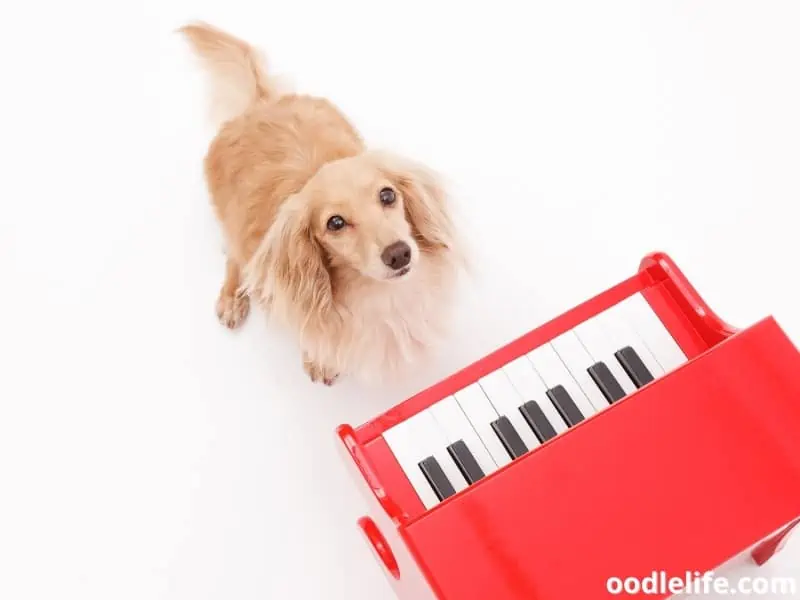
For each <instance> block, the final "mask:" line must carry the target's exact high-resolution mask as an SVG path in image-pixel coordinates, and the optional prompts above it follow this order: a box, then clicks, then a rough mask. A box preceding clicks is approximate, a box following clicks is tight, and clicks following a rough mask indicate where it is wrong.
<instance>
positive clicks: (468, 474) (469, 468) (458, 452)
mask: <svg viewBox="0 0 800 600" xmlns="http://www.w3.org/2000/svg"><path fill="white" fill-rule="evenodd" d="M447 452H448V453H449V454H450V457H451V458H452V459H453V462H455V463H456V466H457V467H458V470H459V471H461V474H462V475H463V476H464V479H466V480H467V483H469V484H470V485H471V484H473V483H475V482H476V481H479V480H481V479H483V478H484V477H485V476H486V474H485V473H484V472H483V469H481V466H480V465H479V464H478V461H477V460H475V457H474V456H473V455H472V452H470V451H469V448H468V447H467V445H466V444H465V443H464V442H463V440H458V441H457V442H455V443H453V444H450V445H449V446H448V447H447Z"/></svg>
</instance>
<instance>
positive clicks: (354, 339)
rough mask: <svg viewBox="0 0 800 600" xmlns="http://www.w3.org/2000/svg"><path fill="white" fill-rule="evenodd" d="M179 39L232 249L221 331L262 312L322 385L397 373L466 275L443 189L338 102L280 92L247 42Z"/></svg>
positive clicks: (187, 31)
mask: <svg viewBox="0 0 800 600" xmlns="http://www.w3.org/2000/svg"><path fill="white" fill-rule="evenodd" d="M180 31H181V32H182V33H183V34H184V35H185V36H186V38H187V39H188V40H189V42H190V45H191V47H192V48H193V50H194V51H195V52H196V54H197V55H198V56H199V57H200V58H201V61H202V64H203V65H204V67H205V70H206V71H207V72H208V74H209V75H210V83H211V85H212V88H211V91H212V97H213V102H212V106H213V108H214V113H213V114H214V119H215V124H216V126H217V127H218V130H217V132H216V135H215V137H214V138H213V140H212V142H211V144H210V147H209V149H208V152H207V154H206V157H205V161H204V168H205V177H206V182H207V186H208V189H209V192H210V196H211V202H212V205H213V209H214V213H215V215H216V217H217V218H218V220H219V222H220V224H221V227H222V230H223V234H224V237H225V240H226V246H227V250H226V252H227V266H226V272H225V280H224V282H223V284H222V289H221V291H220V295H219V300H218V301H217V315H218V317H219V319H220V321H221V322H222V323H223V324H224V325H226V326H227V327H229V328H232V329H233V328H236V327H238V326H239V325H241V324H242V323H243V321H244V320H245V318H246V317H247V314H248V312H249V310H250V303H251V302H254V303H255V304H256V305H257V306H259V307H260V308H262V309H263V310H265V311H266V312H267V314H268V316H269V317H270V318H271V319H276V320H278V321H280V322H281V323H282V324H283V325H286V326H288V327H289V328H291V330H292V331H293V333H295V334H296V336H297V340H298V342H299V346H300V350H301V353H302V361H303V365H304V368H305V370H306V372H307V373H308V375H309V376H310V377H311V379H312V380H313V381H315V382H316V381H319V382H324V383H325V384H327V385H330V384H332V383H333V382H334V381H335V380H336V379H337V377H339V376H340V375H348V376H354V377H357V378H361V379H376V378H378V379H380V378H382V377H383V376H385V375H390V374H396V373H398V372H401V371H402V367H404V366H408V365H410V364H411V363H413V361H414V360H417V359H419V358H420V356H421V355H422V353H423V352H424V351H425V350H426V349H427V348H429V346H430V344H431V343H432V342H433V341H434V340H435V339H437V338H438V337H439V336H440V335H441V334H442V333H443V332H444V329H443V319H444V318H446V317H447V312H448V307H449V304H450V302H451V301H452V296H453V294H452V291H453V284H454V281H455V276H456V273H457V271H458V269H459V267H460V266H462V265H463V264H464V262H463V260H464V256H463V254H462V253H461V251H460V250H459V247H458V246H459V245H458V243H457V241H456V232H455V231H454V225H453V221H452V219H451V216H450V214H449V212H448V208H447V197H446V194H445V191H444V189H443V187H442V185H441V184H440V183H439V181H438V179H437V177H436V176H435V175H434V174H433V173H432V172H431V171H430V170H429V169H427V168H425V167H424V166H423V165H420V164H417V163H416V162H413V161H411V160H408V159H406V158H403V157H400V156H397V155H395V154H393V153H389V152H380V151H375V150H372V149H368V148H367V147H366V144H365V142H364V141H363V140H362V138H361V136H360V134H359V133H358V131H357V130H356V129H355V128H354V126H353V125H352V124H351V123H350V122H349V121H348V120H347V119H346V118H345V117H344V116H343V115H342V114H341V113H340V112H339V110H337V108H336V107H335V106H334V105H333V104H332V103H331V102H330V101H328V100H326V99H324V98H318V97H313V96H308V95H300V94H289V93H281V92H279V91H278V90H277V87H276V86H275V85H274V84H273V81H272V79H271V77H270V76H268V74H267V72H266V68H265V64H264V61H263V60H262V58H261V56H260V54H259V53H258V52H257V51H256V50H255V49H254V48H253V47H251V46H250V45H249V44H247V43H245V42H243V41H242V40H239V39H237V38H235V37H233V36H232V35H230V34H228V33H226V32H223V31H220V30H219V29H217V28H215V27H212V26H210V25H207V24H205V23H195V24H190V25H187V26H185V27H182V28H181V29H180Z"/></svg>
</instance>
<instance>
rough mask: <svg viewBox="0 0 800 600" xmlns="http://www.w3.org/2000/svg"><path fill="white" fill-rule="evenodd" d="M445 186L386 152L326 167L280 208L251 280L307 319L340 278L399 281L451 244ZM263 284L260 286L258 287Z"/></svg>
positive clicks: (324, 305)
mask: <svg viewBox="0 0 800 600" xmlns="http://www.w3.org/2000/svg"><path fill="white" fill-rule="evenodd" d="M453 244H454V236H453V226H452V222H451V219H450V216H449V214H448V210H447V207H446V198H445V193H444V191H443V189H442V187H441V185H440V184H439V182H438V181H437V179H436V177H435V176H434V174H433V173H432V172H431V171H429V170H428V169H426V168H425V167H423V166H421V165H419V164H417V163H414V162H411V161H409V160H406V159H403V158H401V157H399V156H397V155H394V154H391V153H384V152H365V153H363V154H360V155H358V156H354V157H349V158H345V159H341V160H338V161H335V162H331V163H328V164H326V165H325V166H323V167H322V168H321V169H320V170H319V171H318V172H317V173H316V174H315V175H314V177H312V178H311V179H310V180H309V181H308V182H307V183H306V185H305V186H304V187H303V189H302V190H301V191H300V192H298V193H297V194H295V195H293V196H291V197H290V198H288V199H287V200H286V201H285V202H284V203H283V204H282V205H281V207H280V209H279V211H278V214H277V217H276V219H275V222H274V224H273V225H272V227H271V228H270V230H269V231H268V233H267V235H266V236H265V238H264V241H263V243H262V245H261V247H260V248H259V251H258V253H257V255H256V256H255V257H254V259H253V261H252V262H251V265H250V267H249V269H248V273H247V278H248V280H249V281H250V285H249V287H252V283H253V281H254V280H260V281H261V283H262V285H263V288H262V290H263V291H262V296H263V297H264V299H265V300H268V301H269V302H270V304H273V305H275V304H276V303H277V304H279V305H280V309H279V310H282V311H289V312H294V313H296V316H297V317H299V318H301V319H308V318H309V317H311V316H312V314H313V315H320V316H324V313H325V311H326V309H328V308H330V307H331V306H332V304H333V294H334V289H333V288H334V280H336V279H339V280H341V279H343V278H345V277H339V278H336V277H334V274H336V272H337V271H338V274H339V275H344V276H347V275H349V276H351V277H352V276H356V277H362V278H367V279H369V280H372V281H378V282H383V283H385V285H387V286H390V285H395V284H396V283H397V282H400V281H403V280H405V279H407V278H412V277H413V276H414V270H415V269H416V268H418V266H419V263H420V261H422V260H426V259H427V258H429V257H432V256H436V255H438V254H441V253H445V252H450V251H452V246H453ZM259 287H261V286H259Z"/></svg>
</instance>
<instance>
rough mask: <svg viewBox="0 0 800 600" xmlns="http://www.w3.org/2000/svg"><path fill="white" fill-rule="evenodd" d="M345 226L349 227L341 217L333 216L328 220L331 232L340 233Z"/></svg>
mask: <svg viewBox="0 0 800 600" xmlns="http://www.w3.org/2000/svg"><path fill="white" fill-rule="evenodd" d="M345 225H347V222H346V221H345V220H344V219H343V218H342V217H340V216H339V215H333V216H332V217H331V218H330V219H328V229H330V230H331V231H339V230H340V229H341V228H342V227H344V226H345Z"/></svg>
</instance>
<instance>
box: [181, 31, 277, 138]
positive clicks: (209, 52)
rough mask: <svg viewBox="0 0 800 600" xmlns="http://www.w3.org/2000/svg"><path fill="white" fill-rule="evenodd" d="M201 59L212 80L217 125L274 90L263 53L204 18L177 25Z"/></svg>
mask: <svg viewBox="0 0 800 600" xmlns="http://www.w3.org/2000/svg"><path fill="white" fill-rule="evenodd" d="M178 31H179V32H180V33H182V34H183V35H185V36H186V38H187V39H188V40H189V43H190V44H191V47H192V49H193V50H194V52H195V53H196V54H197V55H198V56H199V57H200V59H201V60H202V63H203V66H204V68H205V69H206V71H207V73H208V75H209V78H210V82H209V83H210V84H211V111H210V112H211V118H212V120H213V121H214V122H215V124H217V125H219V124H222V123H224V122H226V121H229V120H231V119H233V118H235V117H237V116H239V115H240V114H242V113H243V112H245V111H246V110H247V109H248V108H249V107H250V106H251V105H253V104H254V103H256V102H258V101H263V100H269V99H270V98H271V97H273V95H275V93H276V92H275V91H274V89H273V87H272V83H271V81H270V79H269V77H267V73H266V67H265V60H264V58H263V56H262V55H261V54H260V53H259V52H258V51H257V50H256V49H255V48H253V47H252V46H250V45H249V44H247V43H246V42H244V41H242V40H240V39H238V38H236V37H234V36H232V35H231V34H229V33H226V32H225V31H222V30H220V29H217V28H216V27H214V26H212V25H209V24H207V23H203V22H194V23H190V24H188V25H184V26H183V27H181V28H180V29H178Z"/></svg>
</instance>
